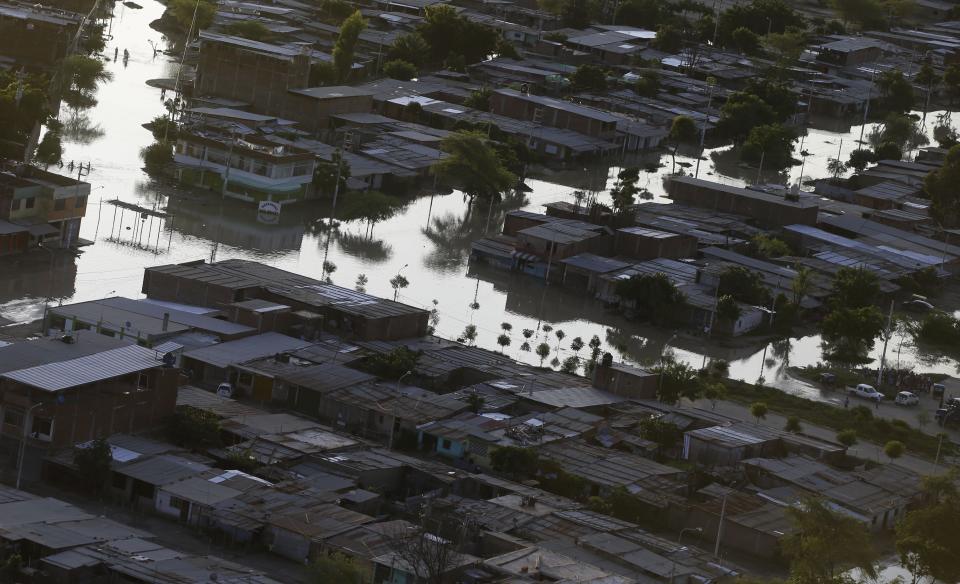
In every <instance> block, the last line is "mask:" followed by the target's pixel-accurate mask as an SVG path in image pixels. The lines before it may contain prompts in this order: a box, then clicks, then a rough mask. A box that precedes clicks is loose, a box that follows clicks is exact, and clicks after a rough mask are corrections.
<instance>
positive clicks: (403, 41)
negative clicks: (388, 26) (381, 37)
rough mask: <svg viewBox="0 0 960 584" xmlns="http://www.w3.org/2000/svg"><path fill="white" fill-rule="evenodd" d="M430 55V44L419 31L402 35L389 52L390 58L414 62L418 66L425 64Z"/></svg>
mask: <svg viewBox="0 0 960 584" xmlns="http://www.w3.org/2000/svg"><path fill="white" fill-rule="evenodd" d="M429 56H430V45H428V44H427V41H425V40H424V38H423V36H421V35H420V33H418V32H411V33H407V34H404V35H400V36H399V37H397V40H395V41H394V42H393V46H392V47H390V50H389V51H388V52H387V57H388V58H389V59H390V60H392V61H405V62H407V63H413V64H414V66H417V67H419V66H421V65H423V64H424V63H425V62H426V61H427V59H428V58H429Z"/></svg>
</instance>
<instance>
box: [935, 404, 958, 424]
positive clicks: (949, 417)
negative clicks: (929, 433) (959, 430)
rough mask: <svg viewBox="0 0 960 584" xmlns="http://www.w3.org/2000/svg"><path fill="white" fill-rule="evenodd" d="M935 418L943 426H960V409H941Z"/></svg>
mask: <svg viewBox="0 0 960 584" xmlns="http://www.w3.org/2000/svg"><path fill="white" fill-rule="evenodd" d="M934 418H935V419H936V420H937V423H938V424H940V425H941V426H960V408H956V407H953V408H940V409H938V410H937V413H936V414H934Z"/></svg>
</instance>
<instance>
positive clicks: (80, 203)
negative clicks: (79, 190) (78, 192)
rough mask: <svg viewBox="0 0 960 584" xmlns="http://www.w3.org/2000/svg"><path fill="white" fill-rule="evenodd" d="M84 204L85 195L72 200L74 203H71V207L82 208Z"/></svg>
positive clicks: (85, 203) (85, 200) (85, 201)
mask: <svg viewBox="0 0 960 584" xmlns="http://www.w3.org/2000/svg"><path fill="white" fill-rule="evenodd" d="M86 206H87V197H86V196H83V197H77V200H76V201H74V203H73V208H74V209H83V208H84V207H86Z"/></svg>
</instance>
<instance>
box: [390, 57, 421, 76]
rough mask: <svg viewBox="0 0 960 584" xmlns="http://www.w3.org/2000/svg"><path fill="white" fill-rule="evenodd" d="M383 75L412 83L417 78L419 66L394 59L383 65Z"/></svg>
mask: <svg viewBox="0 0 960 584" xmlns="http://www.w3.org/2000/svg"><path fill="white" fill-rule="evenodd" d="M383 74H384V75H386V76H387V77H390V78H391V79H399V80H400V81H410V80H411V79H413V78H414V77H416V76H417V66H416V65H414V64H413V63H409V62H407V61H401V60H399V59H394V60H392V61H387V62H386V63H384V64H383Z"/></svg>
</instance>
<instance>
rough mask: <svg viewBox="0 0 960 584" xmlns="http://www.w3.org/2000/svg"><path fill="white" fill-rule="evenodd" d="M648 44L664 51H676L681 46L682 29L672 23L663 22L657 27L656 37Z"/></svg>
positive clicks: (678, 50)
mask: <svg viewBox="0 0 960 584" xmlns="http://www.w3.org/2000/svg"><path fill="white" fill-rule="evenodd" d="M650 46H652V47H653V48H654V49H656V50H658V51H663V52H664V53H678V52H680V50H681V49H682V48H683V31H681V30H680V29H679V28H677V27H676V26H673V25H672V24H667V23H663V24H661V25H660V26H659V27H657V37H656V38H655V39H653V42H652V43H650Z"/></svg>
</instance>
